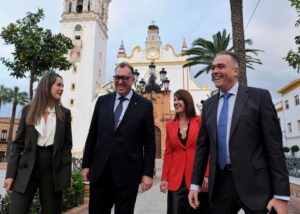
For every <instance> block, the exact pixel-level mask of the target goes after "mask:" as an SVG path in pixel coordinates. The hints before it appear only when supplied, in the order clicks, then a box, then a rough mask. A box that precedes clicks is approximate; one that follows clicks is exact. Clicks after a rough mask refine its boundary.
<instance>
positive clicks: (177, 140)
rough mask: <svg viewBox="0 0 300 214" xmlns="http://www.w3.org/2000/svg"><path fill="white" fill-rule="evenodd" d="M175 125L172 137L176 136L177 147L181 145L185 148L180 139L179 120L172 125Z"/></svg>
mask: <svg viewBox="0 0 300 214" xmlns="http://www.w3.org/2000/svg"><path fill="white" fill-rule="evenodd" d="M172 125H173V129H172V132H173V133H171V135H170V136H174V137H175V140H174V141H175V143H176V144H177V145H179V146H180V147H183V148H184V145H183V144H182V143H181V141H180V139H179V137H178V130H179V120H176V121H174V122H173V123H172Z"/></svg>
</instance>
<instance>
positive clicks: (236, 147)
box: [192, 84, 290, 210]
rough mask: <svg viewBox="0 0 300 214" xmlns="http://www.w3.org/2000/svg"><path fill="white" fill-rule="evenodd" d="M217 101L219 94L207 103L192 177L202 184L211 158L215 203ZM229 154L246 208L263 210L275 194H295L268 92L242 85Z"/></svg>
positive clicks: (231, 133)
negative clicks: (292, 189)
mask: <svg viewBox="0 0 300 214" xmlns="http://www.w3.org/2000/svg"><path fill="white" fill-rule="evenodd" d="M218 100H219V93H218V94H216V95H214V96H212V97H210V98H209V99H208V100H207V101H205V102H204V104H203V111H202V126H201V130H200V133H199V137H198V143H197V151H196V155H195V163H194V169H193V176H192V183H193V184H201V183H202V180H203V177H204V174H205V168H206V163H207V159H208V156H209V154H210V158H211V159H210V174H209V196H210V199H212V197H213V192H214V188H215V182H216V178H215V177H216V167H217V166H218V154H217V152H218V147H217V109H218ZM229 154H230V161H231V165H232V176H233V179H234V183H235V186H236V189H237V191H238V194H239V196H240V198H241V200H242V202H243V203H244V204H245V205H246V206H247V207H249V208H250V209H253V210H262V209H264V208H265V207H266V206H267V203H268V201H269V200H270V199H271V198H272V197H273V195H279V196H289V195H290V191H289V177H288V172H287V167H286V160H285V156H284V153H283V148H282V134H281V128H280V125H279V121H278V118H277V114H276V110H275V108H274V105H273V103H272V100H271V95H270V93H269V92H268V91H267V90H264V89H258V88H251V87H246V86H243V85H241V84H240V85H239V88H238V93H237V97H236V101H235V106H234V110H233V115H232V121H231V127H230V136H229Z"/></svg>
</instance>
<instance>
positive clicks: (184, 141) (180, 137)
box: [177, 123, 190, 146]
mask: <svg viewBox="0 0 300 214" xmlns="http://www.w3.org/2000/svg"><path fill="white" fill-rule="evenodd" d="M189 130H190V123H189V124H188V129H187V131H186V138H182V135H181V133H180V128H179V129H178V132H177V135H178V138H179V140H180V141H181V143H182V144H183V145H184V146H185V144H186V142H187V139H188V136H189Z"/></svg>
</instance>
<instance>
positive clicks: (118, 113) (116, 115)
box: [114, 97, 127, 129]
mask: <svg viewBox="0 0 300 214" xmlns="http://www.w3.org/2000/svg"><path fill="white" fill-rule="evenodd" d="M118 99H119V101H120V102H119V104H118V106H117V108H116V110H115V113H114V123H115V129H117V127H118V123H119V120H120V116H121V114H122V111H123V102H124V101H125V100H127V98H126V97H119V98H118Z"/></svg>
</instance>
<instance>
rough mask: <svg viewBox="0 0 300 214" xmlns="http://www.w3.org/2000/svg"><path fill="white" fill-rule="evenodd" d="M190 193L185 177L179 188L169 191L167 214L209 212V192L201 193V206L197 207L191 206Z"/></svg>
mask: <svg viewBox="0 0 300 214" xmlns="http://www.w3.org/2000/svg"><path fill="white" fill-rule="evenodd" d="M188 194H189V190H188V189H187V187H186V184H185V181H184V178H183V180H182V183H181V186H180V188H179V190H177V191H168V199H167V203H168V205H167V214H209V204H208V193H206V192H201V193H199V195H198V197H199V200H200V207H199V208H197V209H193V208H192V207H191V206H190V204H189V200H188Z"/></svg>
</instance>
